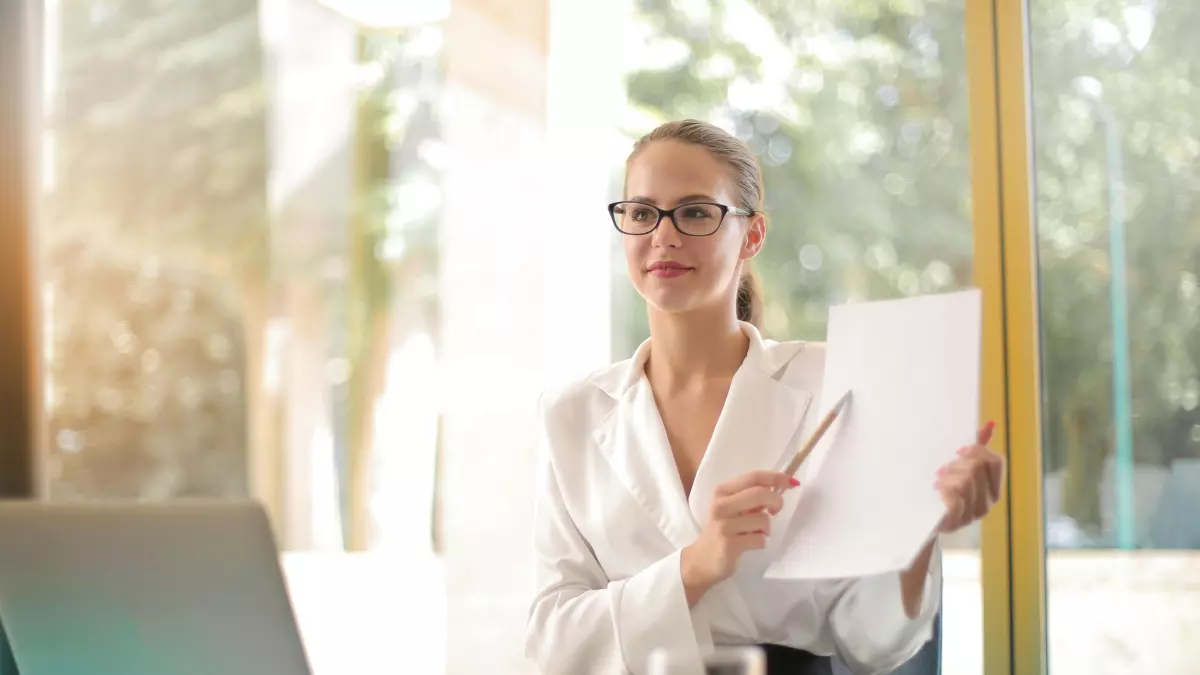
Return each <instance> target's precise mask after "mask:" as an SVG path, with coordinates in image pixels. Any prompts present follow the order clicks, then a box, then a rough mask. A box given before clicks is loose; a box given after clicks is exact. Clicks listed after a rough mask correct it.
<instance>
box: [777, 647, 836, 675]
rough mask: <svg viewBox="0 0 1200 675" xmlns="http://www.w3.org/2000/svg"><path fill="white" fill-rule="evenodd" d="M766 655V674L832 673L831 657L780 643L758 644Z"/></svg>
mask: <svg viewBox="0 0 1200 675" xmlns="http://www.w3.org/2000/svg"><path fill="white" fill-rule="evenodd" d="M759 646H760V647H762V649H763V652H765V653H766V656H767V675H833V659H832V658H830V657H828V656H817V655H816V654H812V653H810V652H806V651H804V650H803V649H793V648H792V647H784V646H782V645H759Z"/></svg>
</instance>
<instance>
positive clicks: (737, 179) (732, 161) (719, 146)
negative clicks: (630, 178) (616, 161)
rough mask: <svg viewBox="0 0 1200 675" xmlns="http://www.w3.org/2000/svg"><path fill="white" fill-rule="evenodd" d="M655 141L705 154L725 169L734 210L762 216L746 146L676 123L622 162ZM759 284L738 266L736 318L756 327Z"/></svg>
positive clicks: (719, 132) (756, 175)
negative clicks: (731, 187) (733, 193)
mask: <svg viewBox="0 0 1200 675" xmlns="http://www.w3.org/2000/svg"><path fill="white" fill-rule="evenodd" d="M655 141H680V142H682V143H688V144H690V145H696V146H699V147H701V148H704V149H705V150H708V151H709V152H711V153H712V154H713V156H714V157H716V158H717V159H718V160H720V161H721V162H724V163H725V165H726V166H728V167H729V168H730V170H731V173H732V178H733V182H734V186H735V187H736V190H737V206H738V207H740V208H743V209H746V210H747V211H749V212H751V213H755V214H760V213H762V210H763V203H764V200H765V198H766V193H765V188H764V185H763V177H762V167H760V166H759V163H758V158H757V157H755V156H754V153H753V152H750V148H748V147H746V144H745V143H743V142H741V141H740V140H738V139H737V138H735V137H734V136H733V135H731V134H729V133H728V132H726V131H725V130H724V129H722V128H720V127H718V126H715V125H712V124H709V123H707V122H701V121H699V120H679V121H676V122H667V123H665V124H662V125H659V126H658V127H657V128H655V129H654V130H653V131H651V132H650V133H648V134H646V135H645V136H642V137H641V138H639V139H638V141H637V142H636V143H634V144H633V152H631V153H629V159H627V160H626V161H625V167H626V169H627V170H628V167H629V165H630V164H631V163H632V162H633V160H634V159H635V158H636V157H637V156H638V153H640V152H641V151H642V150H643V149H645V147H646V146H647V145H650V144H651V143H653V142H655ZM762 304H763V300H762V280H761V279H760V278H759V276H758V273H756V272H755V271H754V268H753V266H752V265H751V264H750V261H749V260H747V261H746V262H745V263H744V264H743V265H742V278H741V279H740V280H738V291H737V318H738V320H739V321H745V322H747V323H750V324H753V325H754V326H755V327H759V326H760V324H761V321H762V312H763V307H762Z"/></svg>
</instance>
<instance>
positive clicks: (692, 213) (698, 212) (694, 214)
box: [683, 207, 712, 220]
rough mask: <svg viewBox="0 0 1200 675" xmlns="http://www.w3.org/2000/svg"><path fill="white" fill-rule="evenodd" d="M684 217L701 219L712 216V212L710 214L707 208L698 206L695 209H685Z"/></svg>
mask: <svg viewBox="0 0 1200 675" xmlns="http://www.w3.org/2000/svg"><path fill="white" fill-rule="evenodd" d="M683 217H684V218H694V219H697V220H700V219H704V218H711V217H712V214H710V213H709V212H708V210H707V209H703V208H700V207H697V208H694V209H687V210H685V211H684V212H683Z"/></svg>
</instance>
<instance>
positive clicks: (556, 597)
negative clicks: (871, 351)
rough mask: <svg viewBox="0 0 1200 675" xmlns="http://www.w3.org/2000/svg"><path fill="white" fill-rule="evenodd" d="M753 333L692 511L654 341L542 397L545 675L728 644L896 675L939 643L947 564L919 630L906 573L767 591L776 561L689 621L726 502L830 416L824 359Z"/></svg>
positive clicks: (695, 655)
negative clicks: (695, 581)
mask: <svg viewBox="0 0 1200 675" xmlns="http://www.w3.org/2000/svg"><path fill="white" fill-rule="evenodd" d="M742 330H743V332H745V334H746V335H747V336H748V337H749V338H750V350H749V352H748V353H747V355H746V359H745V361H744V362H743V363H742V366H741V367H740V368H739V369H738V371H737V373H736V374H735V375H734V377H733V381H732V383H731V385H730V387H729V395H728V398H727V400H726V402H725V407H724V409H723V410H722V412H721V415H720V418H719V419H718V421H717V425H716V429H715V430H714V432H713V436H712V440H711V442H710V443H709V446H708V449H707V451H706V452H705V454H704V458H703V460H702V461H701V463H700V466H699V469H698V471H697V473H696V478H695V483H694V484H693V487H692V491H691V496H690V498H687V497H685V496H684V492H683V487H682V484H681V482H680V480H679V472H678V469H677V468H676V465H675V461H674V459H673V457H672V454H671V449H670V446H669V445H668V442H667V437H666V432H665V430H664V428H663V424H662V420H661V418H660V417H659V414H658V408H657V406H656V405H655V403H654V397H653V395H652V393H651V391H650V384H649V381H648V380H647V379H646V377H645V369H644V365H645V363H646V358H647V357H648V355H649V351H650V343H649V341H647V342H645V343H643V344H642V345H641V347H639V348H638V350H637V352H636V353H635V354H634V356H633V357H632V358H631V359H627V360H625V361H621V362H620V363H617V364H614V365H612V366H609V367H607V368H605V369H602V370H600V371H597V372H596V373H593V374H592V375H591V376H589V377H587V378H585V379H583V380H581V381H578V382H574V383H572V384H571V385H569V386H567V387H565V388H563V389H562V390H559V391H555V392H547V393H544V394H543V395H542V397H541V400H540V402H539V408H540V413H541V421H542V425H543V426H542V438H541V444H542V446H541V460H540V462H539V473H538V477H537V484H536V485H537V487H536V489H537V494H536V496H535V516H534V549H535V558H536V587H537V592H536V597H535V599H534V601H533V604H532V607H531V609H530V613H529V623H528V627H527V634H526V644H525V650H526V654H527V655H528V656H529V657H530V658H532V659H533V660H534V661H535V662H536V663H537V664H538V666H539V667H540V668H541V670H542V672H543V673H545V675H560V674H572V675H573V674H576V673H636V674H641V673H645V672H646V663H647V659H648V656H649V655H650V653H651V652H652V651H653V650H654V649H655V648H658V647H661V648H665V649H667V650H669V651H670V652H672V653H673V654H675V655H681V656H683V657H685V658H686V659H688V660H689V661H692V662H693V663H695V665H696V666H697V668H698V667H699V665H700V663H699V660H700V658H701V655H702V654H705V653H707V652H708V651H710V650H711V649H712V647H713V645H733V644H757V643H774V644H780V645H787V646H790V647H796V648H799V649H804V650H807V651H810V652H813V653H816V654H821V655H832V654H837V655H838V657H840V659H841V660H842V661H843V662H844V663H845V664H846V665H847V666H848V667H849V668H850V669H851V670H852V671H854V672H855V673H864V674H866V673H870V674H874V673H886V672H888V671H890V670H892V669H893V668H895V667H897V666H898V665H900V664H902V663H903V662H904V661H906V660H907V659H908V658H909V657H911V656H912V655H913V654H915V653H916V652H917V650H918V649H920V647H921V645H922V644H924V643H925V642H926V641H927V640H928V639H929V638H930V635H931V626H932V622H933V617H934V614H935V613H936V611H937V607H938V602H939V596H940V589H941V569H940V563H939V562H938V559H939V557H940V556H937V555H935V556H934V563H933V564H932V565H931V569H930V576H929V579H928V580H927V582H926V585H925V597H924V599H923V601H922V608H921V611H920V613H919V615H918V617H917V618H916V619H909V618H908V617H907V616H906V615H905V613H904V609H903V605H902V601H901V595H900V582H899V574H896V573H892V574H886V575H880V576H877V577H865V578H855V579H841V580H829V581H821V582H804V581H779V580H774V579H764V578H763V570H764V569H765V567H766V565H767V560H768V558H769V557H770V555H771V552H772V549H771V548H768V550H767V551H754V552H749V553H747V554H745V555H743V556H742V558H741V560H740V561H739V565H738V569H737V571H736V573H735V574H734V576H732V577H731V578H729V579H727V580H726V581H724V582H722V583H720V584H718V585H717V586H715V587H713V588H712V589H711V590H709V592H708V593H706V594H705V595H704V596H703V598H701V600H700V602H698V603H697V604H696V606H695V607H693V608H691V609H690V610H689V608H688V604H687V599H686V598H685V597H684V589H683V582H682V579H681V577H680V568H679V551H680V550H681V549H682V548H683V547H684V546H687V545H688V544H690V543H691V542H692V541H693V540H694V539H695V538H696V536H697V535H698V534H699V532H700V526H701V525H702V524H703V523H704V521H705V517H706V515H707V512H708V505H709V501H710V499H711V496H712V493H713V489H714V488H715V487H716V486H717V485H718V484H720V483H722V482H724V481H726V480H729V479H731V478H733V477H735V476H738V475H741V474H743V473H745V472H747V471H751V470H754V469H770V468H773V467H775V466H777V465H778V463H779V461H780V459H781V457H783V456H784V455H785V454H786V453H788V452H790V451H793V450H794V449H793V448H789V447H787V444H788V441H789V440H790V439H791V437H792V436H793V434H794V432H795V431H796V429H797V427H798V425H800V424H805V425H808V426H813V427H815V426H816V424H817V423H818V422H819V418H820V417H821V411H819V410H809V409H810V407H811V408H814V409H815V408H816V406H810V403H811V402H812V401H813V399H814V397H815V396H816V395H817V393H818V392H819V391H820V387H821V378H822V374H823V372H824V355H825V350H824V346H823V345H822V344H818V343H803V342H785V343H776V342H772V341H766V340H763V339H762V338H761V337H760V336H759V333H758V331H757V330H755V329H754V327H753V326H751V325H749V324H742ZM802 471H803V469H802ZM801 480H803V476H801ZM798 492H799V491H796V490H793V491H791V492H790V493H789V496H788V502H787V503H786V504H785V507H784V509H783V511H781V512H780V514H779V515H778V516H776V518H775V522H774V523H773V525H772V531H773V532H776V533H780V532H784V531H786V526H787V522H786V521H787V514H790V513H791V508H792V507H793V506H794V505H795V499H796V497H797V496H798ZM779 538H780V537H778V536H776V537H774V538H773V539H772V545H775V544H778V541H777V540H778V539H779Z"/></svg>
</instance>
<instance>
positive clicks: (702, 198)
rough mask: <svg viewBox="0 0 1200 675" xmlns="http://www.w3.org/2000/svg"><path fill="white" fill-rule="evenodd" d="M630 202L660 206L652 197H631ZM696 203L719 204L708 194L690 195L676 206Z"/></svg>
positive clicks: (681, 199)
mask: <svg viewBox="0 0 1200 675" xmlns="http://www.w3.org/2000/svg"><path fill="white" fill-rule="evenodd" d="M629 201H631V202H643V203H645V204H653V205H654V206H658V202H657V201H655V200H654V199H653V198H651V197H641V196H639V197H630V198H629ZM694 202H712V203H714V204H716V203H717V198H716V197H713V196H712V195H706V194H695V195H688V196H686V197H681V198H680V199H679V200H678V201H677V202H676V204H677V205H679V204H689V203H694Z"/></svg>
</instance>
